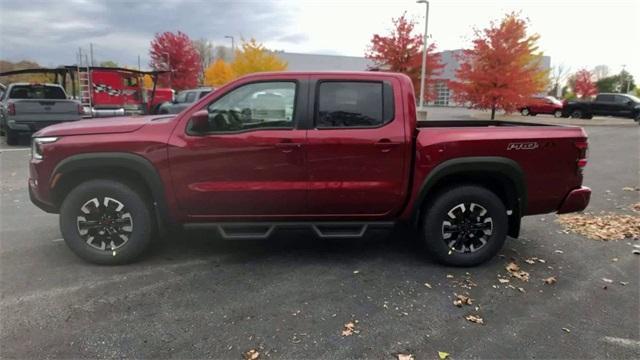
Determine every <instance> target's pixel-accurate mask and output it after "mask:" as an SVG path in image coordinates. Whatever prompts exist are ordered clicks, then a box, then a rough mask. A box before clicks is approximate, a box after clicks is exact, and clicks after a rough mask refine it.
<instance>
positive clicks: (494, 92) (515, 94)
mask: <svg viewBox="0 0 640 360" xmlns="http://www.w3.org/2000/svg"><path fill="white" fill-rule="evenodd" d="M538 39H539V35H536V34H534V35H528V34H527V21H525V20H523V19H521V18H519V17H518V15H517V14H515V13H511V14H507V15H506V16H505V18H504V19H502V21H501V22H500V23H499V24H497V23H495V22H492V23H491V26H490V27H489V28H487V29H484V30H482V31H478V30H476V38H475V39H474V40H473V48H472V49H470V50H465V51H464V52H463V55H462V57H461V58H460V60H461V64H460V67H459V68H458V70H457V72H456V75H457V78H458V80H457V81H451V82H450V84H449V87H450V88H451V90H453V97H454V99H455V100H456V101H458V102H461V103H470V104H471V106H473V107H475V108H478V109H491V119H492V120H493V119H495V113H496V110H497V109H502V110H505V111H507V112H511V111H514V110H516V109H517V108H518V106H520V105H522V104H524V103H526V102H527V100H528V99H529V98H530V97H531V96H532V95H535V94H537V93H541V92H543V91H544V90H545V87H546V85H547V82H548V71H546V70H543V68H542V65H541V59H542V54H540V53H537V50H538V47H537V45H536V42H537V41H538Z"/></svg>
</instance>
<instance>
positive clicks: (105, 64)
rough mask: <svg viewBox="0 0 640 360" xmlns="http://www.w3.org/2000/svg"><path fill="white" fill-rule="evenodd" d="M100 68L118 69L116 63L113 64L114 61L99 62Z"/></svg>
mask: <svg viewBox="0 0 640 360" xmlns="http://www.w3.org/2000/svg"><path fill="white" fill-rule="evenodd" d="M100 66H102V67H113V68H116V67H119V65H118V63H117V62H115V61H112V60H106V61H101V62H100Z"/></svg>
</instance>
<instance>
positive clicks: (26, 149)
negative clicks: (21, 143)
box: [0, 148, 31, 153]
mask: <svg viewBox="0 0 640 360" xmlns="http://www.w3.org/2000/svg"><path fill="white" fill-rule="evenodd" d="M29 150H31V148H19V149H0V153H3V152H6V151H29Z"/></svg>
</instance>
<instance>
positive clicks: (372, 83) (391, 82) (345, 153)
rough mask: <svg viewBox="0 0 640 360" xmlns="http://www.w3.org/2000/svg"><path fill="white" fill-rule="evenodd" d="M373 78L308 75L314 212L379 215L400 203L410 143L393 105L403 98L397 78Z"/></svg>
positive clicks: (309, 158) (310, 197) (311, 205)
mask: <svg viewBox="0 0 640 360" xmlns="http://www.w3.org/2000/svg"><path fill="white" fill-rule="evenodd" d="M371 79H372V77H371V76H368V77H367V78H366V79H362V81H357V78H356V80H354V79H349V80H340V79H339V77H338V78H336V77H335V76H334V77H332V76H331V75H318V76H315V77H312V78H311V84H312V85H311V88H312V89H315V96H314V98H315V107H314V115H313V118H314V121H313V125H311V126H309V127H310V129H309V132H308V135H307V164H308V168H309V195H308V207H309V211H310V212H311V213H312V214H317V215H324V216H329V217H336V218H341V217H345V216H349V215H353V216H369V217H381V216H385V215H389V214H391V213H393V212H395V211H397V210H398V209H399V208H400V207H401V206H402V203H403V199H404V198H405V195H406V189H407V188H408V184H407V183H406V180H407V178H408V174H407V173H406V172H407V171H408V170H407V169H408V162H409V155H408V154H409V151H410V146H409V145H408V141H407V140H406V138H405V133H406V131H405V122H404V116H406V115H404V114H403V113H402V110H403V108H402V107H401V106H395V105H394V104H402V103H403V100H404V99H403V98H402V95H401V94H400V89H399V86H398V85H399V84H398V83H397V80H395V79H390V78H385V77H384V76H380V79H379V80H371ZM314 84H315V85H314Z"/></svg>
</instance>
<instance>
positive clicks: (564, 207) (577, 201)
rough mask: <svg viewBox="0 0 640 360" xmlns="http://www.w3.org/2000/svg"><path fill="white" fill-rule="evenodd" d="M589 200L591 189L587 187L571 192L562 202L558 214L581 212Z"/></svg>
mask: <svg viewBox="0 0 640 360" xmlns="http://www.w3.org/2000/svg"><path fill="white" fill-rule="evenodd" d="M589 199H591V189H589V188H588V187H586V186H582V187H581V188H579V189H574V190H571V192H570V193H569V195H567V197H565V198H564V201H562V204H561V205H560V208H559V209H558V214H566V213H570V212H576V211H582V210H584V209H586V208H587V205H589Z"/></svg>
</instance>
